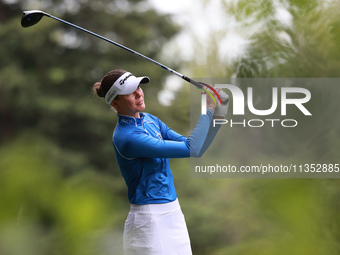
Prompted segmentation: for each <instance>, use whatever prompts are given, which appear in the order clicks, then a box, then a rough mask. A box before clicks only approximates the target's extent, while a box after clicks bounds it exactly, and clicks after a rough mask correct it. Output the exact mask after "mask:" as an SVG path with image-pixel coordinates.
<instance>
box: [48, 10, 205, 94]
mask: <svg viewBox="0 0 340 255" xmlns="http://www.w3.org/2000/svg"><path fill="white" fill-rule="evenodd" d="M44 14H45V16H47V17H50V18H52V19H55V20H57V21H60V22H62V23H65V24H67V25H69V26H72V27H74V28H77V29H79V30H81V31H84V32H86V33H88V34H91V35H93V36H96V37H98V38H100V39H102V40H105V41H107V42H109V43H112V44H114V45H116V46H118V47H120V48H122V49H124V50H127V51H129V52H131V53H133V54H136V55H138V56H140V57H142V58H144V59H146V60H149V61H150V62H152V63H154V64H156V65H158V66H160V67H162V68H164V69H165V70H167V71H169V72H171V73H172V74H175V75H177V76H179V77H181V78H182V79H183V80H185V81H187V82H189V83H191V84H193V85H194V86H196V87H198V88H203V85H202V84H201V83H199V82H196V81H194V80H192V79H190V78H189V77H187V76H185V75H183V74H181V73H179V72H177V71H175V70H173V69H171V68H170V67H167V66H165V65H163V64H161V63H159V62H157V61H155V60H153V59H152V58H149V57H147V56H145V55H143V54H141V53H139V52H137V51H134V50H132V49H130V48H128V47H126V46H124V45H122V44H119V43H117V42H115V41H112V40H110V39H108V38H106V37H104V36H101V35H99V34H96V33H94V32H92V31H89V30H87V29H85V28H82V27H80V26H77V25H75V24H72V23H70V22H67V21H65V20H63V19H60V18H57V17H55V16H52V15H51V14H48V13H44Z"/></svg>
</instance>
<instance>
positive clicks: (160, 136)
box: [155, 131, 163, 140]
mask: <svg viewBox="0 0 340 255" xmlns="http://www.w3.org/2000/svg"><path fill="white" fill-rule="evenodd" d="M155 132H156V135H157V136H158V137H159V139H161V140H162V139H163V137H162V135H161V133H158V132H157V131H155Z"/></svg>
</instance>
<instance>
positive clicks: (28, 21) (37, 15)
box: [21, 10, 46, 27]
mask: <svg viewBox="0 0 340 255" xmlns="http://www.w3.org/2000/svg"><path fill="white" fill-rule="evenodd" d="M44 15H46V13H45V12H42V11H39V10H33V11H24V12H23V13H22V18H21V26H23V27H30V26H33V25H35V24H37V23H38V22H39V21H40V20H41V19H42V17H43V16H44Z"/></svg>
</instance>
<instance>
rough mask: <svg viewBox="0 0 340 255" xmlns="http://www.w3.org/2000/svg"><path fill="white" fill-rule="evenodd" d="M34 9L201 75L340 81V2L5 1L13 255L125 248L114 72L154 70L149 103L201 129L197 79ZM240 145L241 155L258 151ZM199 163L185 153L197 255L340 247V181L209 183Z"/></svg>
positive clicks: (338, 134) (183, 171) (2, 239)
mask: <svg viewBox="0 0 340 255" xmlns="http://www.w3.org/2000/svg"><path fill="white" fill-rule="evenodd" d="M32 9H41V10H43V11H46V12H48V13H50V14H52V15H55V16H57V17H60V18H62V19H65V20H67V21H69V22H72V23H75V24H77V25H80V26H82V27H85V28H87V29H89V30H92V31H94V32H96V33H98V34H100V35H103V36H105V37H108V38H110V39H112V40H114V41H117V42H119V43H121V44H123V45H125V46H127V47H130V48H132V49H134V50H136V51H138V52H141V53H142V54H144V55H147V56H149V57H151V58H153V59H155V60H157V61H159V62H162V63H164V64H165V65H167V66H169V67H171V68H173V69H174V70H178V71H180V72H183V73H184V74H186V75H187V76H189V77H214V78H224V77H230V78H258V77H260V78H284V77H287V78H339V76H340V75H339V70H340V47H339V41H340V27H339V25H340V15H339V12H340V4H339V1H337V0H327V1H325V0H324V1H321V0H319V1H318V0H308V1H307V0H263V1H261V0H216V1H215V0H214V1H204V0H199V1H192V0H191V1H174V0H172V1H156V0H153V1H151V0H97V1H90V0H72V1H66V0H46V1H38V0H29V1H28V0H26V1H21V0H1V1H0V21H1V28H0V39H1V46H2V47H1V48H0V59H1V60H0V83H1V86H0V131H1V132H0V254H1V255H21V254H24V255H30V254H34V255H42V254H63V255H68V254H69V255H78V254H79V255H87V254H102V255H106V254H107V255H111V254H112V255H113V254H114V255H121V254H123V253H122V233H123V226H124V220H125V218H126V216H127V213H128V211H129V203H128V199H127V190H126V187H125V183H124V180H123V178H122V177H121V175H120V172H119V169H118V166H117V164H116V162H115V156H114V151H113V147H112V144H111V136H112V132H113V129H114V126H115V123H116V121H117V118H116V115H115V113H114V112H113V111H112V110H111V109H109V107H108V106H107V105H106V104H105V103H104V101H103V100H102V99H100V98H98V97H96V96H95V95H93V92H92V85H93V84H94V83H95V82H96V81H99V80H100V79H101V77H102V76H103V75H104V74H105V73H107V72H108V71H110V70H111V69H118V68H122V69H126V70H129V71H131V72H132V73H134V74H136V75H148V76H149V77H150V78H151V80H152V85H151V86H145V88H144V92H145V97H146V106H147V109H146V111H148V112H150V113H151V114H154V115H156V116H158V117H160V119H162V120H163V121H164V122H165V123H167V124H168V125H169V126H170V127H171V128H173V129H174V130H176V131H177V132H179V133H182V134H184V135H189V134H190V118H189V116H190V101H189V100H188V98H189V94H190V93H189V91H190V86H189V85H188V84H185V83H183V82H182V81H181V79H180V78H178V77H173V76H171V75H170V76H169V74H168V73H167V72H166V71H164V70H163V69H161V68H159V67H156V66H155V65H154V64H152V63H148V62H147V61H145V60H143V59H141V58H139V57H137V56H135V55H133V54H131V53H128V52H126V51H124V50H122V49H119V48H117V47H115V46H113V45H110V44H108V43H106V42H104V41H102V40H99V39H98V38H95V37H92V36H90V35H87V34H85V33H83V32H79V31H76V30H74V29H73V28H71V27H68V26H65V25H63V24H61V23H59V22H56V21H54V20H52V19H49V18H47V17H45V18H43V20H42V21H41V22H40V23H39V24H37V25H36V26H34V27H31V28H25V29H24V28H22V27H21V25H20V19H21V13H22V11H23V10H32ZM313 95H314V94H313ZM320 96H322V97H323V98H326V99H325V100H327V98H328V97H327V93H325V94H322V95H320ZM332 99H333V102H330V103H332V104H334V106H335V107H338V106H337V105H338V101H335V100H336V99H337V98H336V97H335V98H334V96H333V97H332ZM316 107H317V106H316ZM332 120H333V122H332V124H333V125H334V126H333V128H332V129H330V130H329V132H328V133H322V134H321V133H320V134H319V133H317V134H315V137H316V139H315V144H312V145H310V146H311V147H313V148H314V149H315V151H314V154H313V155H315V157H316V159H318V160H320V158H317V155H318V151H323V150H327V151H330V153H331V154H332V155H331V158H332V159H334V160H336V159H337V160H338V159H339V154H340V129H339V116H337V115H335V116H332ZM318 125H320V123H319V124H318ZM238 135H239V136H240V137H242V131H238ZM235 146H236V147H235V151H234V153H233V154H232V156H233V157H236V158H238V159H239V160H242V159H245V160H246V158H247V157H246V156H247V155H245V154H243V153H242V151H243V149H246V148H243V147H242V143H237V145H236V143H235ZM267 146H268V148H274V146H275V148H274V149H277V148H278V150H280V149H281V150H282V151H284V152H285V153H287V154H289V151H287V148H280V145H279V144H275V145H274V144H270V143H269V144H268V145H267ZM247 150H248V148H247ZM294 155H296V157H299V154H294ZM248 163H249V164H250V163H251V162H248ZM321 163H328V162H321ZM334 163H340V162H334ZM189 166H190V160H189V159H176V160H171V168H172V171H173V174H174V178H175V184H176V189H177V192H178V195H179V199H180V202H181V205H182V210H183V212H184V214H185V216H186V220H187V224H188V228H189V233H190V237H191V241H192V248H193V253H194V254H195V255H205V254H209V255H227V254H228V255H229V254H230V255H239V254H242V255H244V254H251V255H254V254H255V255H256V254H261V255H267V254H268V255H271V254H273V255H275V254H278V255H279V254H280V255H281V254H282V255H283V254H285V255H286V254H291V255H295V254H296V255H303V254H308V255H324V254H340V246H339V243H340V216H339V210H340V202H339V200H340V185H339V184H340V182H339V180H338V179H195V178H190V171H189Z"/></svg>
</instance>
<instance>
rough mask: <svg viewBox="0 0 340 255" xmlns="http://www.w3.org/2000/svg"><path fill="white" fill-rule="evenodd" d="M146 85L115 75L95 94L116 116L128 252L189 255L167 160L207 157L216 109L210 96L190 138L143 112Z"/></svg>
mask: <svg viewBox="0 0 340 255" xmlns="http://www.w3.org/2000/svg"><path fill="white" fill-rule="evenodd" d="M148 82H149V78H148V77H135V76H133V75H132V74H131V73H129V72H127V71H125V70H113V71H111V72H109V73H107V74H106V75H105V76H104V77H103V78H102V80H101V82H97V83H95V84H94V91H95V92H96V94H97V95H98V96H99V97H103V98H105V101H106V103H107V104H109V105H111V106H113V107H114V108H115V109H116V111H117V114H118V122H117V126H116V128H115V130H114V133H113V139H112V142H113V146H114V150H115V154H116V159H117V162H118V165H119V168H120V171H121V174H122V176H123V177H124V179H125V182H126V185H127V187H128V197H129V201H130V203H131V208H130V212H129V214H128V217H127V220H126V222H125V226H124V239H123V246H124V253H125V254H126V255H132V254H134V255H156V254H157V255H190V254H192V252H191V246H190V240H189V234H188V230H187V227H186V223H185V219H184V216H183V213H182V211H181V208H180V205H179V202H178V199H177V194H176V190H175V186H174V182H173V178H172V173H171V170H170V165H169V158H183V157H190V156H194V157H199V156H201V155H202V154H203V152H204V151H205V150H206V149H207V148H208V146H209V145H210V143H211V142H212V140H213V139H214V137H215V134H216V132H217V131H218V129H219V128H218V127H216V128H214V127H213V126H212V125H211V123H212V119H213V114H214V110H215V104H214V102H213V100H212V99H211V98H210V97H207V98H208V99H207V114H206V115H201V116H200V118H199V120H198V123H197V125H196V127H195V129H194V130H193V132H192V134H191V135H190V136H189V137H188V138H186V137H185V136H182V135H179V134H177V133H176V132H175V131H173V130H171V129H170V128H169V127H168V126H167V125H166V124H164V123H163V122H162V121H161V120H159V119H158V118H157V117H155V116H153V115H151V114H148V113H144V112H142V111H143V110H144V109H145V102H144V94H143V90H142V88H141V87H140V84H145V83H148ZM218 107H219V109H217V110H219V113H217V115H220V116H222V115H223V117H224V115H226V111H227V106H218ZM217 110H216V112H218V111H217ZM216 112H215V117H216ZM221 113H222V114H221Z"/></svg>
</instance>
